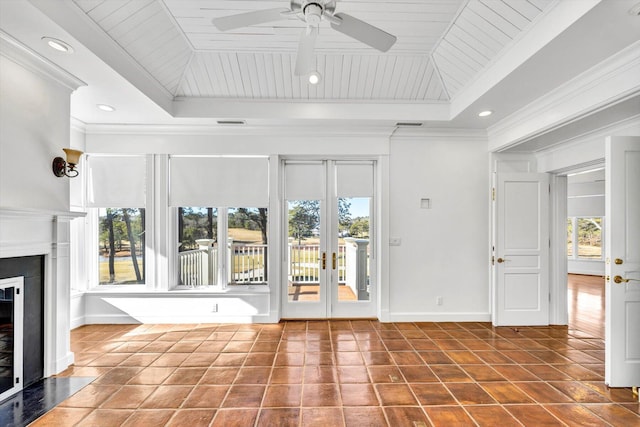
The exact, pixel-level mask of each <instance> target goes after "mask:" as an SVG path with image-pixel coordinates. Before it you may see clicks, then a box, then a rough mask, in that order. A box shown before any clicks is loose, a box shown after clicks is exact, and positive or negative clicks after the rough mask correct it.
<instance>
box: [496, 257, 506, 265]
mask: <svg viewBox="0 0 640 427" xmlns="http://www.w3.org/2000/svg"><path fill="white" fill-rule="evenodd" d="M496 261H498V263H499V264H502V263H503V262H505V261H506V260H505V259H504V258H498V259H497V260H496Z"/></svg>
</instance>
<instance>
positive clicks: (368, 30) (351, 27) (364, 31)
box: [212, 0, 396, 76]
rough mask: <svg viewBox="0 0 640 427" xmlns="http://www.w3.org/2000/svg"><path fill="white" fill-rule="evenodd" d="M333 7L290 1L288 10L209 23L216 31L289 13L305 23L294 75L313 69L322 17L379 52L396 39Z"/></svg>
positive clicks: (325, 0)
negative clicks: (338, 11)
mask: <svg viewBox="0 0 640 427" xmlns="http://www.w3.org/2000/svg"><path fill="white" fill-rule="evenodd" d="M335 10H336V0H291V5H290V7H289V9H282V8H276V9H265V10H256V11H253V12H246V13H240V14H237V15H230V16H223V17H220V18H214V19H213V20H212V22H213V25H214V26H215V27H216V28H217V29H218V30H220V31H229V30H235V29H238V28H242V27H249V26H251V25H258V24H264V23H267V22H272V21H279V20H281V19H286V18H288V17H291V16H293V17H295V18H298V19H300V20H301V21H303V22H305V23H306V24H307V28H306V29H304V30H303V31H302V35H301V37H300V43H299V45H298V53H297V56H296V69H295V75H296V76H302V75H305V74H307V73H308V72H310V71H312V69H313V51H314V48H315V44H316V37H317V36H318V25H319V24H320V21H322V20H323V19H324V20H327V21H328V22H329V23H330V24H331V28H333V29H334V30H336V31H339V32H341V33H343V34H345V35H347V36H349V37H351V38H354V39H356V40H358V41H361V42H362V43H364V44H366V45H368V46H371V47H372V48H374V49H377V50H379V51H381V52H386V51H388V50H389V49H390V48H391V46H393V44H394V43H395V42H396V36H394V35H392V34H389V33H387V32H386V31H383V30H381V29H380V28H378V27H374V26H373V25H371V24H368V23H366V22H364V21H361V20H359V19H357V18H354V17H353V16H351V15H347V14H346V13H335Z"/></svg>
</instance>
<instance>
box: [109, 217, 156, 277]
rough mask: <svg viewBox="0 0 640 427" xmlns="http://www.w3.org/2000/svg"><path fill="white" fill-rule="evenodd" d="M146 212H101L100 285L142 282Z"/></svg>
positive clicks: (143, 274)
mask: <svg viewBox="0 0 640 427" xmlns="http://www.w3.org/2000/svg"><path fill="white" fill-rule="evenodd" d="M144 215H145V210H144V209H142V208H102V209H100V210H99V212H98V220H99V233H100V234H99V248H98V250H99V283H100V284H101V285H114V284H143V283H144V282H145V250H144V248H145V226H144V224H145V217H144Z"/></svg>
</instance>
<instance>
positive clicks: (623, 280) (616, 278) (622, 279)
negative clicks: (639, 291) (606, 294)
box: [613, 276, 640, 283]
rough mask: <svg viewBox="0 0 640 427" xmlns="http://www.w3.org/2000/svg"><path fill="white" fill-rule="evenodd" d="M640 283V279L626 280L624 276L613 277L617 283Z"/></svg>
mask: <svg viewBox="0 0 640 427" xmlns="http://www.w3.org/2000/svg"><path fill="white" fill-rule="evenodd" d="M632 280H633V281H635V282H640V279H625V278H624V277H622V276H613V281H614V282H616V283H628V282H630V281H632Z"/></svg>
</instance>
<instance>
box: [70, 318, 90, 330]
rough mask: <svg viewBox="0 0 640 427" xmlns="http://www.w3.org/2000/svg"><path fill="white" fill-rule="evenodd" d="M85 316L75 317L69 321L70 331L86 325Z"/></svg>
mask: <svg viewBox="0 0 640 427" xmlns="http://www.w3.org/2000/svg"><path fill="white" fill-rule="evenodd" d="M86 323H87V322H86V320H85V316H80V317H75V318H73V319H71V329H72V330H73V329H75V328H79V327H80V326H83V325H86Z"/></svg>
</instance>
